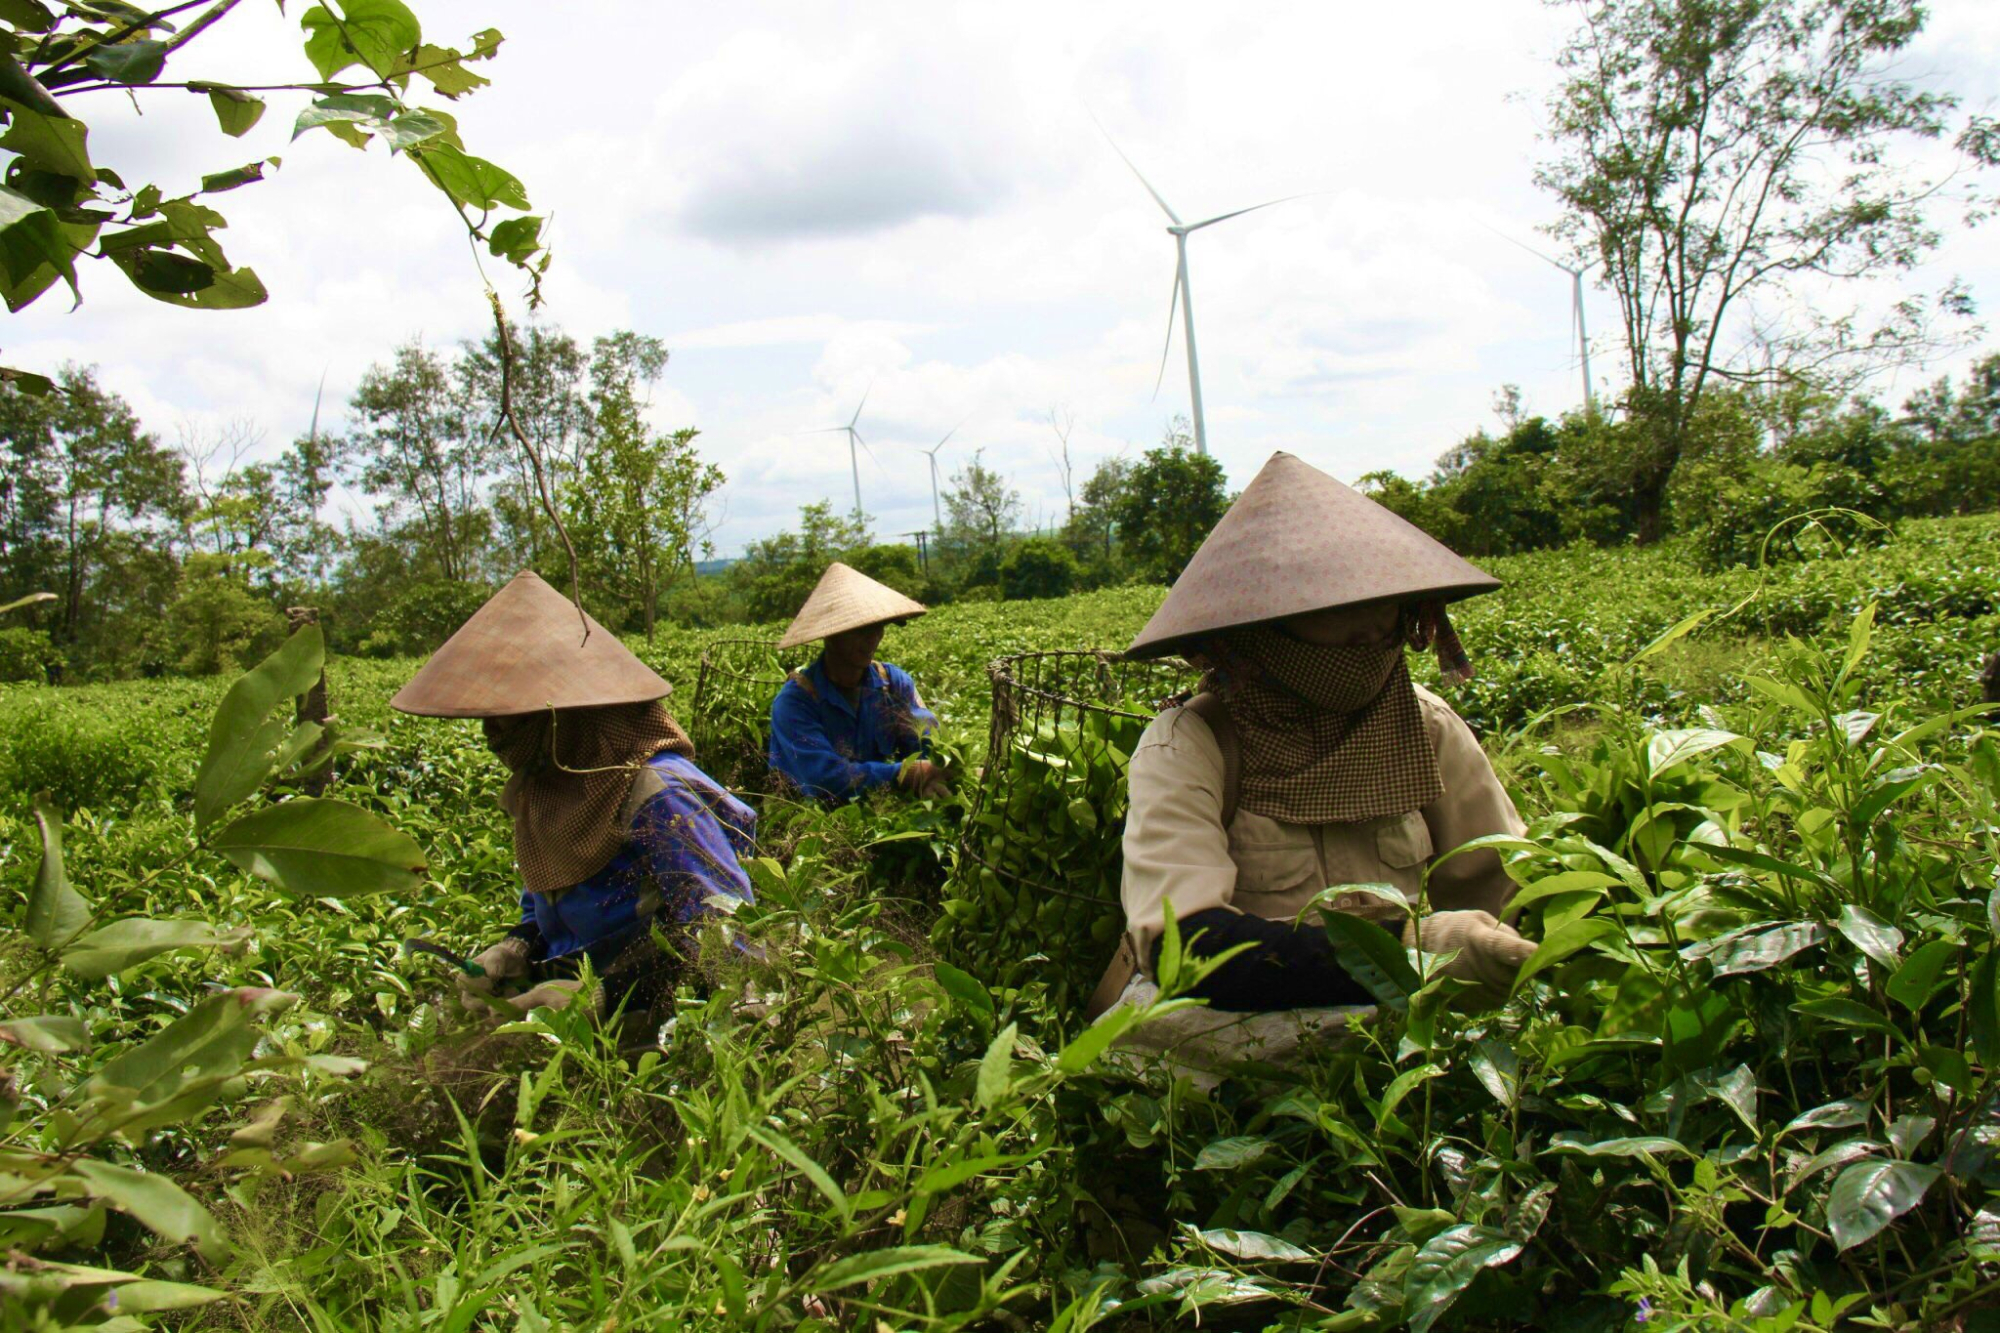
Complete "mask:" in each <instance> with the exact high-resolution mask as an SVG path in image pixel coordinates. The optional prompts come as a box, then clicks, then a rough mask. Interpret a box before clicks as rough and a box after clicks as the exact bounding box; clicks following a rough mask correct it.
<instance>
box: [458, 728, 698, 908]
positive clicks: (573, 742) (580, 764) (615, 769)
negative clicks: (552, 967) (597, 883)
mask: <svg viewBox="0 0 2000 1333" xmlns="http://www.w3.org/2000/svg"><path fill="white" fill-rule="evenodd" d="M485 730H486V744H487V746H488V748H490V749H491V750H492V751H493V753H494V754H496V755H498V756H499V757H500V762H501V763H503V764H505V765H507V768H508V771H509V772H511V773H512V774H513V776H512V777H510V778H508V779H507V785H506V787H505V788H503V789H502V791H501V793H500V805H501V808H502V809H504V810H506V812H507V813H508V814H509V815H511V816H512V817H513V820H514V861H515V863H516V864H517V865H518V866H519V867H520V868H521V882H522V883H523V884H525V885H527V887H528V890H529V892H531V893H539V894H543V895H545V896H548V897H555V896H558V895H560V894H561V893H562V892H563V891H564V890H565V889H570V888H573V887H575V886H576V885H577V884H579V883H581V882H582V881H584V880H586V879H588V878H590V876H592V875H593V874H595V873H597V872H598V871H599V870H602V869H603V868H604V867H605V865H606V864H608V863H609V862H610V860H611V858H612V857H614V856H616V855H617V854H618V849H619V848H620V847H623V846H624V845H625V836H626V830H625V829H624V828H622V827H620V826H619V823H618V815H619V812H620V811H621V810H622V809H623V807H624V805H625V797H626V794H627V793H628V792H630V791H631V789H632V779H633V776H634V774H635V773H636V771H637V770H638V769H639V767H640V766H641V765H643V764H644V763H645V762H646V761H647V760H648V759H651V758H652V757H653V756H654V755H656V754H659V753H661V752H662V751H665V750H671V751H673V752H674V753H675V754H679V755H685V756H686V757H688V758H690V759H692V758H693V757H694V743H693V742H692V741H690V740H689V739H688V737H687V733H686V732H684V731H682V730H681V727H680V724H679V723H678V722H676V721H674V719H673V718H672V717H671V716H669V715H668V713H667V710H666V709H665V708H662V707H661V706H660V705H659V704H658V703H649V704H618V705H615V706H613V707H610V708H565V709H562V710H560V711H559V712H558V711H556V710H553V709H551V710H548V711H546V712H540V713H524V714H519V715H516V716H512V717H489V718H487V719H486V727H485Z"/></svg>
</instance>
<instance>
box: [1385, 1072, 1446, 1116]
mask: <svg viewBox="0 0 2000 1333" xmlns="http://www.w3.org/2000/svg"><path fill="white" fill-rule="evenodd" d="M1442 1073H1444V1066H1442V1065H1429V1064H1426V1065H1418V1066H1416V1067H1415V1068H1414V1069H1405V1070H1404V1071H1403V1072H1402V1073H1400V1074H1398V1075H1396V1077H1394V1078H1393V1079H1390V1080H1389V1086H1388V1088H1387V1089H1386V1090H1385V1091H1384V1092H1383V1093H1382V1108H1381V1109H1380V1110H1379V1111H1377V1112H1376V1113H1375V1123H1376V1124H1378V1125H1380V1124H1381V1123H1383V1122H1384V1121H1386V1120H1387V1119H1388V1118H1389V1117H1390V1116H1392V1115H1394V1114H1395V1112H1396V1108H1397V1107H1398V1106H1401V1105H1402V1104H1403V1099H1404V1098H1405V1097H1407V1096H1409V1095H1410V1094H1411V1093H1412V1092H1414V1091H1415V1090H1416V1089H1417V1087H1418V1086H1419V1085H1420V1084H1423V1083H1428V1082H1429V1081H1430V1080H1432V1079H1434V1078H1436V1077H1437V1076H1438V1075H1439V1074H1442Z"/></svg>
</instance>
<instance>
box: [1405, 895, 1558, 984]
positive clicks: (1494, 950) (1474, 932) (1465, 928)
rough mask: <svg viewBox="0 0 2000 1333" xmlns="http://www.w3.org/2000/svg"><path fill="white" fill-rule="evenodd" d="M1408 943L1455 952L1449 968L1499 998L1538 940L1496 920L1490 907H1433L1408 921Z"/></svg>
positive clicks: (1450, 972)
mask: <svg viewBox="0 0 2000 1333" xmlns="http://www.w3.org/2000/svg"><path fill="white" fill-rule="evenodd" d="M1403 947H1404V948H1406V949H1407V948H1412V947H1415V948H1421V949H1422V950H1423V951H1424V952H1425V953H1455V954H1456V955H1457V956H1456V957H1455V958H1453V959H1452V960H1451V961H1450V962H1448V963H1446V964H1445V966H1444V974H1445V975H1446V976H1448V977H1456V978H1458V979H1459V980H1461V981H1470V982H1474V983H1476V984H1477V985H1478V986H1479V988H1480V991H1481V993H1482V998H1484V999H1487V1000H1489V1001H1491V1002H1492V1003H1494V1004H1499V1003H1501V1002H1503V1001H1504V1000H1505V999H1506V998H1507V992H1508V991H1509V990H1511V989H1512V988H1513V985H1514V978H1515V977H1516V976H1518V975H1519V974H1520V971H1521V965H1522V964H1523V963H1525V962H1527V961H1528V959H1529V958H1530V957H1531V956H1533V954H1534V952H1535V943H1534V941H1533V940H1524V939H1522V938H1521V935H1520V932H1519V931H1517V930H1515V929H1514V928H1513V927H1512V926H1510V925H1507V924H1506V923H1505V922H1502V921H1499V920H1496V919H1495V918H1494V915H1493V913H1491V912H1478V911H1467V912H1432V913H1431V914H1430V915H1429V916H1427V917H1425V918H1424V919H1423V920H1421V921H1411V922H1409V923H1408V924H1406V925H1405V926H1404V927H1403Z"/></svg>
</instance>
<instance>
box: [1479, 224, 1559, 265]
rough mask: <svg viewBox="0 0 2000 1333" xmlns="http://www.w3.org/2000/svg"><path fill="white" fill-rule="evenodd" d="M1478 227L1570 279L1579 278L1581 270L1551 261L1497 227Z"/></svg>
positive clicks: (1483, 225) (1538, 251)
mask: <svg viewBox="0 0 2000 1333" xmlns="http://www.w3.org/2000/svg"><path fill="white" fill-rule="evenodd" d="M1479 225H1480V226H1482V227H1486V230H1488V231H1490V232H1492V233H1493V234H1494V235H1495V236H1498V237H1499V238H1500V239H1501V240H1503V241H1505V242H1507V244H1509V245H1511V246H1514V247H1515V248H1516V249H1521V250H1526V251H1527V252H1528V253H1529V254H1531V255H1533V256H1534V257H1535V258H1537V259H1539V260H1541V261H1542V262H1543V263H1544V264H1547V265H1549V266H1550V267H1552V268H1559V269H1561V270H1562V271H1563V272H1565V273H1567V274H1569V275H1570V276H1571V277H1572V278H1574V277H1579V276H1581V275H1582V273H1583V270H1582V269H1580V268H1571V267H1570V266H1569V265H1568V264H1565V263H1563V262H1562V260H1560V259H1551V258H1550V257H1549V256H1548V255H1545V254H1543V253H1542V252H1541V251H1540V250H1537V249H1536V248H1535V247H1534V246H1532V245H1527V244H1525V243H1523V242H1521V241H1517V240H1515V239H1514V238H1513V237H1512V236H1509V235H1508V234H1507V233H1506V232H1504V231H1501V230H1500V229H1499V228H1498V227H1487V226H1486V224H1485V223H1484V222H1481V223H1480V224H1479Z"/></svg>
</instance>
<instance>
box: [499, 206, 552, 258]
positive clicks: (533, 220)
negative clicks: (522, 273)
mask: <svg viewBox="0 0 2000 1333" xmlns="http://www.w3.org/2000/svg"><path fill="white" fill-rule="evenodd" d="M486 248H487V249H488V250H489V251H491V252H492V253H493V254H494V255H496V256H498V257H499V258H501V259H504V260H506V261H507V262H508V263H510V264H522V263H526V262H527V260H528V257H529V256H530V255H532V254H534V253H535V252H536V251H538V250H540V249H541V248H542V220H541V219H540V218H538V217H535V216H534V215H533V214H530V215H528V216H527V217H519V218H508V219H507V220H506V221H505V222H502V223H500V224H498V225H497V226H495V227H494V228H493V231H492V233H491V234H490V235H488V237H487V238H486Z"/></svg>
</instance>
